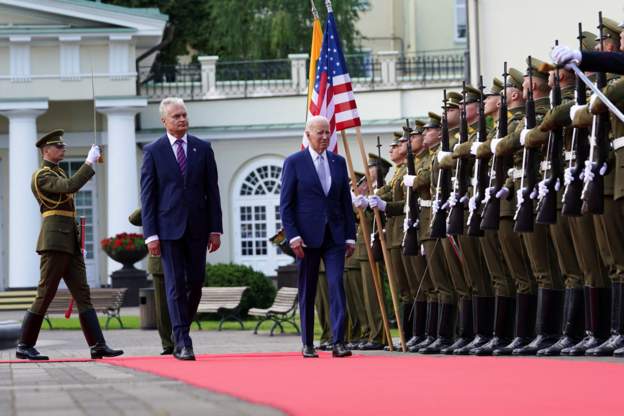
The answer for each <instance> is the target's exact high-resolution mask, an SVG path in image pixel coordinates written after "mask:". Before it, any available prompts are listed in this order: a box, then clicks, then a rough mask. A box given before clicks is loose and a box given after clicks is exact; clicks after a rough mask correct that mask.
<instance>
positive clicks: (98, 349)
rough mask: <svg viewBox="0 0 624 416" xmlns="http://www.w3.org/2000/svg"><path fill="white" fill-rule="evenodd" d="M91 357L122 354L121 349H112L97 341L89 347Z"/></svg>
mask: <svg viewBox="0 0 624 416" xmlns="http://www.w3.org/2000/svg"><path fill="white" fill-rule="evenodd" d="M90 349H91V358H93V359H98V358H104V357H117V356H118V355H121V354H123V353H124V352H123V350H114V349H112V348H109V347H108V345H106V344H104V343H97V344H95V345H94V346H92V347H91V348H90Z"/></svg>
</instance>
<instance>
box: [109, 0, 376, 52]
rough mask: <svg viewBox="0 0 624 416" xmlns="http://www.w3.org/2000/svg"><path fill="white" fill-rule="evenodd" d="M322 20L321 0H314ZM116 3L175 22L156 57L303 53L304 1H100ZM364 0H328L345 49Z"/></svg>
mask: <svg viewBox="0 0 624 416" xmlns="http://www.w3.org/2000/svg"><path fill="white" fill-rule="evenodd" d="M314 1H315V3H316V6H317V9H318V10H319V13H320V15H321V21H322V22H324V18H325V16H326V9H325V4H324V1H323V0H314ZM104 2H106V3H111V4H115V5H119V6H127V7H157V8H158V9H159V10H160V11H161V12H162V13H164V14H167V15H168V16H169V21H170V22H171V23H172V24H173V25H174V27H175V35H174V40H173V42H172V43H171V44H170V45H169V46H168V47H167V48H166V49H165V50H164V51H163V52H162V53H161V55H160V57H159V61H160V62H162V63H174V62H175V59H176V57H177V56H178V55H186V54H188V53H191V55H194V56H197V55H218V56H219V57H220V59H222V60H247V59H249V60H252V59H279V58H286V56H287V55H288V54H289V53H305V52H309V48H310V39H311V35H312V22H313V17H312V13H311V11H310V1H309V0H199V1H198V0H104ZM368 3H369V2H368V0H333V1H332V5H333V9H334V15H335V17H336V21H337V24H338V30H339V31H340V35H341V39H342V41H343V46H344V49H345V52H346V53H349V52H353V51H355V50H357V48H358V46H359V36H360V34H359V33H358V32H357V30H356V28H355V23H356V21H357V20H358V18H359V14H360V12H362V11H363V10H365V8H366V7H367V6H368Z"/></svg>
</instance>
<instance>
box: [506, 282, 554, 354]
mask: <svg viewBox="0 0 624 416" xmlns="http://www.w3.org/2000/svg"><path fill="white" fill-rule="evenodd" d="M563 293H564V292H563V290H556V289H544V288H539V289H538V292H537V320H536V322H535V326H536V328H535V329H536V332H537V336H536V337H535V339H533V340H532V341H531V342H530V343H529V344H528V345H525V346H522V347H519V348H515V349H514V350H513V351H512V354H513V355H535V354H537V352H538V351H539V350H541V349H544V348H548V347H550V346H551V345H553V344H554V343H555V342H557V341H558V340H559V334H560V331H561V315H562V314H563Z"/></svg>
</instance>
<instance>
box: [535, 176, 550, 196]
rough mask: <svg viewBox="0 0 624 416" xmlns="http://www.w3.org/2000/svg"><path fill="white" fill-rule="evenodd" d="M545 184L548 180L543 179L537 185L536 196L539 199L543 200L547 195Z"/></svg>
mask: <svg viewBox="0 0 624 416" xmlns="http://www.w3.org/2000/svg"><path fill="white" fill-rule="evenodd" d="M547 182H548V179H544V180H542V181H540V183H539V184H538V185H537V188H538V191H537V196H538V198H539V199H543V198H544V197H545V196H546V195H548V185H547Z"/></svg>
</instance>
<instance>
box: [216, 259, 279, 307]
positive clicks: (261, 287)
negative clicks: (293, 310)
mask: <svg viewBox="0 0 624 416" xmlns="http://www.w3.org/2000/svg"><path fill="white" fill-rule="evenodd" d="M204 286H213V287H231V286H247V287H249V289H248V290H247V291H245V294H244V295H243V299H242V302H241V315H242V316H243V317H244V316H246V315H247V311H248V310H249V309H250V308H268V307H269V306H271V304H272V303H273V299H275V292H276V290H275V286H273V283H271V280H269V278H268V277H266V276H265V275H264V274H263V273H260V272H257V271H255V270H254V269H252V268H251V267H249V266H243V265H240V264H232V263H230V264H225V263H218V264H207V265H206V277H205V279H204Z"/></svg>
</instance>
